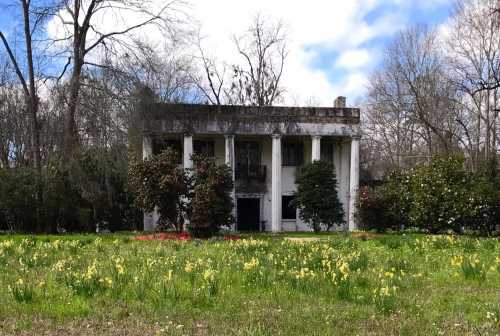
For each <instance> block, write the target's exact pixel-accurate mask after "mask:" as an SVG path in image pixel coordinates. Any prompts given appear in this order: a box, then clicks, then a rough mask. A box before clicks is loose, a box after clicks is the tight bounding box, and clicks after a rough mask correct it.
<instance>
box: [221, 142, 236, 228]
mask: <svg viewBox="0 0 500 336" xmlns="http://www.w3.org/2000/svg"><path fill="white" fill-rule="evenodd" d="M224 138H225V143H226V150H225V163H226V165H228V166H229V168H230V169H231V178H232V180H233V190H232V191H231V198H232V199H233V205H234V207H233V217H234V219H235V220H236V216H237V214H236V179H235V171H234V169H235V164H234V135H231V134H226V135H224ZM233 230H236V223H235V224H234V225H233Z"/></svg>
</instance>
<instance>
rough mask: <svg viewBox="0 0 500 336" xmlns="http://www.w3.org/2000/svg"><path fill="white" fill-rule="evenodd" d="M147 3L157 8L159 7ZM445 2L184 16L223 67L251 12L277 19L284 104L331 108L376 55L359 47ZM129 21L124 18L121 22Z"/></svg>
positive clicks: (226, 9) (381, 1) (210, 4)
mask: <svg viewBox="0 0 500 336" xmlns="http://www.w3.org/2000/svg"><path fill="white" fill-rule="evenodd" d="M153 1H154V2H155V3H156V4H158V6H160V5H161V4H163V3H164V0H153ZM448 1H451V0H415V1H412V2H409V1H408V0H328V1H325V0H309V1H290V0H253V1H248V0H210V1H208V0H191V6H190V8H189V9H188V12H189V14H190V15H191V16H192V18H193V20H194V21H196V22H198V23H199V24H200V26H201V32H202V34H203V35H204V36H205V37H206V38H205V39H204V41H203V45H204V47H205V48H206V50H207V52H208V53H209V54H211V55H213V56H215V57H216V58H217V59H218V60H220V61H226V62H228V63H235V62H238V55H237V53H236V51H235V48H234V45H233V43H232V40H231V37H232V36H233V35H235V34H236V35H239V34H241V33H242V32H244V31H245V29H246V28H247V27H248V25H249V24H250V22H251V21H252V18H253V17H254V16H255V15H256V14H257V13H261V14H263V15H266V16H269V17H272V18H273V19H276V20H279V19H281V20H282V21H283V22H284V23H285V25H286V27H287V31H288V33H289V38H290V42H289V50H290V53H289V57H288V59H287V63H286V67H285V72H284V75H283V79H282V80H283V81H282V84H283V85H284V86H285V87H286V89H287V95H288V98H289V99H288V101H287V102H288V103H290V102H291V101H292V99H290V98H291V97H297V96H298V97H300V98H301V100H302V101H305V100H307V99H309V98H310V97H315V98H316V100H318V101H320V102H321V103H322V104H324V105H331V104H332V101H333V99H334V98H335V97H336V96H338V95H347V96H348V98H349V100H350V101H353V100H354V99H355V98H356V97H359V96H360V95H362V94H363V92H364V90H365V85H366V82H367V79H366V78H367V72H366V71H368V70H369V68H370V66H372V65H373V64H374V63H375V62H376V59H377V57H378V55H377V53H376V52H374V47H372V46H370V48H367V47H366V46H365V44H366V43H368V42H370V41H372V40H373V39H380V38H385V37H387V36H390V35H391V34H393V33H394V32H396V31H397V30H399V29H401V28H402V27H403V26H404V25H405V24H407V22H408V16H409V14H411V13H408V9H409V7H410V6H409V3H412V4H413V3H417V2H418V6H432V5H433V4H440V3H442V2H448ZM420 2H425V4H420ZM388 4H389V5H391V6H393V7H394V6H395V7H394V8H393V7H391V11H390V12H388V13H385V12H384V13H381V14H380V15H379V16H378V17H375V19H374V20H372V21H371V22H367V20H365V16H366V15H367V14H368V13H370V12H371V11H373V10H375V9H377V8H378V7H379V6H383V5H388ZM133 19H134V18H130V17H129V16H126V20H125V21H129V22H130V20H132V22H133ZM116 20H118V22H123V21H124V19H123V18H115V19H112V18H110V17H108V16H103V17H101V18H99V21H100V23H101V25H103V26H104V27H106V28H108V29H110V28H109V27H115V26H116V22H115V21H116ZM52 25H53V24H52ZM58 29H60V28H58V27H56V26H49V31H52V34H53V35H57V34H60V32H58ZM141 34H142V35H143V36H147V37H148V38H149V39H152V40H158V42H161V41H162V39H163V37H162V35H161V34H160V33H159V32H158V31H157V30H155V29H154V28H151V27H149V28H147V29H146V30H144V31H141ZM329 55H330V56H329ZM337 56H338V57H337ZM318 60H320V61H321V62H318ZM319 63H320V64H321V66H318V64H319ZM338 69H341V70H342V71H337V70H338Z"/></svg>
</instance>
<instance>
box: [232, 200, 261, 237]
mask: <svg viewBox="0 0 500 336" xmlns="http://www.w3.org/2000/svg"><path fill="white" fill-rule="evenodd" d="M237 203H238V207H237V209H236V210H237V211H238V213H237V216H238V223H237V227H236V229H237V230H238V231H260V199H258V198H238V201H237Z"/></svg>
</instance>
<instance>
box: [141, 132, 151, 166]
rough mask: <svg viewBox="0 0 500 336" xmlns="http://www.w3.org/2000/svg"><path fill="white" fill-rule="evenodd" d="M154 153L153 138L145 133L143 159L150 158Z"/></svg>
mask: <svg viewBox="0 0 500 336" xmlns="http://www.w3.org/2000/svg"><path fill="white" fill-rule="evenodd" d="M151 155H153V140H152V139H151V137H149V136H147V135H144V136H143V137H142V159H143V160H145V159H149V158H150V157H151Z"/></svg>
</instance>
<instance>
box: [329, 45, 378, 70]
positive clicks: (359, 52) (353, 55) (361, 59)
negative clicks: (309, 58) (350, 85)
mask: <svg viewBox="0 0 500 336" xmlns="http://www.w3.org/2000/svg"><path fill="white" fill-rule="evenodd" d="M370 59H371V58H370V53H369V52H368V50H367V49H353V50H347V51H344V52H342V53H341V54H340V56H339V58H338V59H337V62H335V67H337V68H344V69H347V70H352V69H357V68H361V67H363V66H365V65H367V64H368V63H369V62H370Z"/></svg>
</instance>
